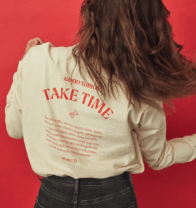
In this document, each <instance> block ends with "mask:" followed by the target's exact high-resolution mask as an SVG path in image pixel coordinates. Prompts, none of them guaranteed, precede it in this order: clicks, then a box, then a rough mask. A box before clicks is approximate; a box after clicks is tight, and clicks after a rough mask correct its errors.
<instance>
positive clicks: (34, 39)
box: [28, 38, 45, 45]
mask: <svg viewBox="0 0 196 208" xmlns="http://www.w3.org/2000/svg"><path fill="white" fill-rule="evenodd" d="M35 41H37V43H38V44H43V43H45V42H44V41H43V40H42V39H41V38H33V39H31V40H29V41H28V45H32V44H33V43H34V42H35Z"/></svg>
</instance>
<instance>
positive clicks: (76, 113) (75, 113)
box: [70, 110, 79, 118]
mask: <svg viewBox="0 0 196 208" xmlns="http://www.w3.org/2000/svg"><path fill="white" fill-rule="evenodd" d="M75 115H79V114H78V112H77V111H76V110H75V111H74V112H73V113H70V116H71V117H72V118H73V117H74V116H75Z"/></svg>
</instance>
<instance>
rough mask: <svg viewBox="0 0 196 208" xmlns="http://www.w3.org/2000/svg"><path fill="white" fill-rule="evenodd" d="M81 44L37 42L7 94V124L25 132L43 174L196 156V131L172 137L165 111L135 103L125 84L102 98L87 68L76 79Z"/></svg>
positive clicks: (114, 169)
mask: <svg viewBox="0 0 196 208" xmlns="http://www.w3.org/2000/svg"><path fill="white" fill-rule="evenodd" d="M74 46H75V45H74ZM74 46H71V47H54V46H53V44H52V43H50V42H46V43H44V44H42V45H37V46H34V47H32V48H31V49H30V50H29V51H28V53H27V54H26V56H25V57H24V58H23V60H22V61H19V64H18V69H17V71H16V72H15V73H14V75H13V83H12V85H11V88H10V90H9V92H8V95H7V97H6V107H5V123H6V130H7V132H8V135H9V136H10V137H11V138H14V139H24V144H25V148H26V151H27V155H28V159H29V162H30V165H31V167H32V170H33V171H34V172H35V173H36V174H38V175H40V176H44V177H48V176H50V175H57V176H71V177H73V178H75V179H77V178H106V177H112V176H116V175H120V174H121V173H123V172H125V171H129V172H130V173H131V174H138V173H142V172H143V171H144V161H145V162H146V163H147V164H148V165H149V167H150V168H152V169H154V170H161V169H163V168H167V167H169V166H171V165H173V164H175V163H185V162H190V161H193V160H194V159H195V158H196V134H194V135H190V136H185V137H183V138H174V139H171V140H168V141H167V139H166V116H165V114H164V113H163V114H162V113H160V112H158V111H157V110H155V109H154V108H152V107H150V106H149V105H146V104H142V108H141V109H139V105H138V104H137V103H136V102H135V101H134V100H132V103H135V106H133V105H131V106H130V107H128V100H127V98H126V96H125V94H124V93H123V92H122V91H121V90H120V91H119V94H117V98H118V100H116V99H115V98H112V99H111V100H110V102H102V101H101V99H100V98H99V96H98V93H97V91H96V89H98V90H99V89H100V88H99V86H95V85H94V83H93V81H92V80H91V79H90V77H89V76H88V74H87V73H86V75H85V76H86V78H87V81H88V82H86V81H84V80H83V79H82V77H81V75H80V73H79V66H78V65H77V66H76V69H75V71H74V73H73V76H72V79H70V75H71V72H72V70H73V69H74V67H75V64H76V63H75V60H74V58H73V56H72V49H73V47H74ZM83 70H85V68H84V65H83ZM70 82H72V85H73V89H72V87H71V84H70ZM160 105H161V106H162V107H163V104H162V102H160Z"/></svg>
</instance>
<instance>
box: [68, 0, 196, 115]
mask: <svg viewBox="0 0 196 208" xmlns="http://www.w3.org/2000/svg"><path fill="white" fill-rule="evenodd" d="M169 15H170V12H169V11H168V9H167V8H166V7H165V5H164V4H163V2H162V0H84V2H83V4H82V7H81V17H82V20H83V23H82V25H81V28H80V30H79V32H78V33H77V36H78V35H81V39H80V43H79V44H77V45H76V46H75V47H74V48H73V51H72V53H73V56H74V58H75V60H76V63H78V62H77V61H78V60H79V66H80V58H82V60H83V62H84V63H85V66H86V68H87V71H88V73H89V76H90V77H91V78H92V80H93V81H94V83H95V85H96V86H100V90H99V91H98V93H101V94H102V95H104V99H105V98H106V97H107V95H109V96H110V95H111V94H110V89H111V91H112V94H113V95H114V97H115V94H114V91H115V90H114V88H113V87H114V86H115V87H116V89H118V85H119V86H121V85H120V84H119V83H121V84H123V86H124V89H125V91H123V92H124V93H126V96H127V98H128V100H129V106H130V104H131V99H132V98H134V99H135V100H136V101H138V102H139V104H140V105H141V102H142V103H146V104H148V105H151V106H153V107H155V108H156V109H158V110H161V111H162V109H161V108H160V106H159V105H158V104H157V103H156V101H162V102H165V103H167V104H168V103H169V105H170V104H171V102H170V99H172V98H184V97H187V96H190V95H193V94H194V93H195V92H196V85H195V84H196V79H195V75H196V66H195V63H194V62H192V61H190V60H188V59H187V58H185V56H183V55H182V54H180V52H181V50H182V49H183V46H182V45H179V44H177V43H176V42H175V41H174V39H173V33H172V27H171V25H170V23H169V22H168V18H169ZM77 36H76V39H77ZM76 51H77V52H78V55H76ZM95 62H96V65H95ZM95 66H98V69H99V70H98V69H97V67H96V68H95ZM101 70H104V71H105V72H106V73H107V75H108V78H109V79H108V80H109V82H108V85H106V83H104V80H103V79H102V77H101ZM80 73H81V75H82V77H83V73H82V72H81V70H80ZM114 77H115V78H117V79H116V80H119V81H118V82H115V81H114V80H113V78H114ZM83 78H84V80H85V77H83ZM122 89H123V88H122ZM106 92H107V93H106Z"/></svg>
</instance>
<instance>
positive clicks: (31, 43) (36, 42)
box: [21, 38, 45, 61]
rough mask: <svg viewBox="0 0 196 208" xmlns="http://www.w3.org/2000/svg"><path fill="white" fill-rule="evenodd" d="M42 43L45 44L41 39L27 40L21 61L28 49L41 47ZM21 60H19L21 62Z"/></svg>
mask: <svg viewBox="0 0 196 208" xmlns="http://www.w3.org/2000/svg"><path fill="white" fill-rule="evenodd" d="M43 43H45V42H44V41H43V40H42V39H41V38H33V39H31V40H29V42H28V43H27V47H26V50H25V53H24V55H23V57H22V59H23V58H24V57H25V55H26V54H27V52H28V51H29V49H30V48H31V47H33V46H36V45H42V44H43ZM22 59H21V61H22Z"/></svg>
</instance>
